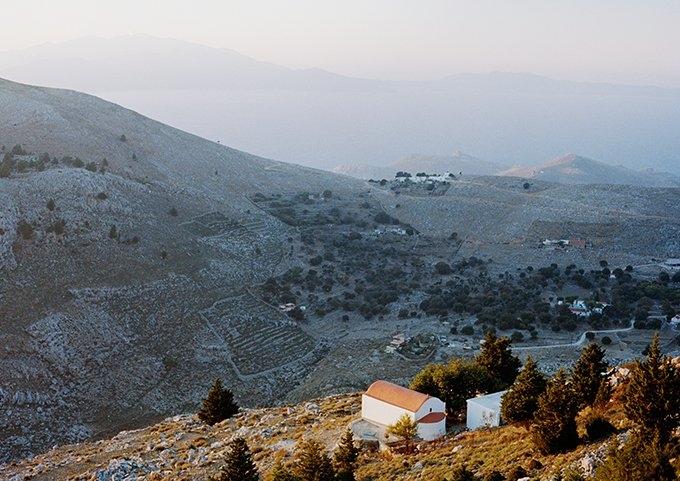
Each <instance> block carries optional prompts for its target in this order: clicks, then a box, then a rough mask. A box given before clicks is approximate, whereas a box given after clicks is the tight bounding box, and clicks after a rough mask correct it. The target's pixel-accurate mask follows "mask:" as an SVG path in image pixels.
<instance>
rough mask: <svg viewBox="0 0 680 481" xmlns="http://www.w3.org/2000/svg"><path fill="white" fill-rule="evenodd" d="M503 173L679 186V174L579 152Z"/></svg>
mask: <svg viewBox="0 0 680 481" xmlns="http://www.w3.org/2000/svg"><path fill="white" fill-rule="evenodd" d="M502 175H506V176H513V177H525V178H529V179H538V180H544V181H548V182H558V183H560V184H622V185H637V186H642V187H680V177H679V176H677V175H674V174H671V173H669V172H657V171H654V170H651V169H647V170H643V171H636V170H633V169H629V168H627V167H623V166H620V165H609V164H605V163H603V162H598V161H596V160H593V159H588V158H586V157H581V156H579V155H576V154H567V155H563V156H561V157H557V158H556V159H553V160H550V161H548V162H546V163H545V164H541V165H536V166H531V167H513V168H511V169H508V170H506V171H504V172H502Z"/></svg>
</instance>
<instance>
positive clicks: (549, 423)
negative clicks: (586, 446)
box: [531, 369, 578, 454]
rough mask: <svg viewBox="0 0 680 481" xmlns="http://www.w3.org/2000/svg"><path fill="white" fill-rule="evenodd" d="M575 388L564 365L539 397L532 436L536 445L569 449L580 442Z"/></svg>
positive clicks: (544, 448) (554, 450)
mask: <svg viewBox="0 0 680 481" xmlns="http://www.w3.org/2000/svg"><path fill="white" fill-rule="evenodd" d="M577 411H578V405H577V401H576V399H575V396H574V391H573V389H572V388H571V385H570V384H569V382H568V377H567V374H566V372H565V371H564V370H563V369H560V370H559V371H557V374H555V376H554V377H553V378H552V379H551V380H550V381H549V382H548V386H547V388H546V390H545V392H544V393H543V394H541V396H540V397H539V398H538V410H537V411H536V414H535V415H534V422H533V424H532V425H531V437H532V441H533V443H534V446H536V448H537V449H538V450H539V451H541V452H543V453H546V454H554V453H559V452H564V451H568V450H570V449H572V448H574V447H576V445H577V444H578V433H577V431H576V419H575V418H576V413H577Z"/></svg>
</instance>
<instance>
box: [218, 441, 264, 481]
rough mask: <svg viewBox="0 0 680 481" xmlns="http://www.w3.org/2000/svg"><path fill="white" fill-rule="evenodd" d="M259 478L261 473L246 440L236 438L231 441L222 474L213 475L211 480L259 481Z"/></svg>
mask: <svg viewBox="0 0 680 481" xmlns="http://www.w3.org/2000/svg"><path fill="white" fill-rule="evenodd" d="M259 479H260V474H259V473H258V471H257V466H255V463H254V462H253V455H252V453H251V452H250V448H249V447H248V444H247V443H246V440H245V439H243V438H236V439H234V440H233V441H231V442H230V443H229V451H228V452H227V455H226V457H225V459H224V466H222V469H221V470H220V474H218V475H217V476H214V477H211V478H210V481H234V480H238V481H259Z"/></svg>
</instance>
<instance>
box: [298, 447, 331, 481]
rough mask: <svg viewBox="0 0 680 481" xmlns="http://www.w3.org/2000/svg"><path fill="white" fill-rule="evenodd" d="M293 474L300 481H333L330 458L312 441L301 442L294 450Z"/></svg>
mask: <svg viewBox="0 0 680 481" xmlns="http://www.w3.org/2000/svg"><path fill="white" fill-rule="evenodd" d="M293 466H294V467H293V474H295V476H297V477H298V479H299V480H300V481H333V479H334V478H335V471H334V470H333V463H332V462H331V458H329V457H328V455H327V454H326V450H325V449H324V448H323V446H322V445H321V444H320V443H319V442H318V441H316V440H314V439H309V440H307V441H303V442H302V443H301V444H300V445H299V446H298V447H297V449H296V450H295V461H294V465H293Z"/></svg>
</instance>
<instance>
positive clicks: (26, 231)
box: [17, 220, 33, 240]
mask: <svg viewBox="0 0 680 481" xmlns="http://www.w3.org/2000/svg"><path fill="white" fill-rule="evenodd" d="M17 233H18V234H19V235H20V236H21V238H22V239H24V240H31V239H32V238H33V226H32V225H31V224H29V223H28V222H26V221H25V220H20V221H19V225H18V226H17Z"/></svg>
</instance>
